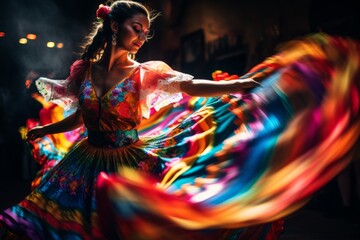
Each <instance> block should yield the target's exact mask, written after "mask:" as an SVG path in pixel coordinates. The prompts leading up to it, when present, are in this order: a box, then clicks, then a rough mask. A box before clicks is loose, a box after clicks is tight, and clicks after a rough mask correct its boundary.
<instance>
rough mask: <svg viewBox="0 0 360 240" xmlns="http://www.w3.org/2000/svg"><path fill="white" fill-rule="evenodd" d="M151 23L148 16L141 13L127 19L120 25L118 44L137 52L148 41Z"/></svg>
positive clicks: (120, 46) (131, 51)
mask: <svg viewBox="0 0 360 240" xmlns="http://www.w3.org/2000/svg"><path fill="white" fill-rule="evenodd" d="M149 25H150V23H149V20H148V18H147V17H146V15H144V14H141V13H139V14H136V15H134V16H133V17H132V18H129V19H127V20H125V22H124V23H123V24H122V25H120V26H119V29H118V39H117V45H116V46H117V47H119V48H122V49H124V50H126V51H128V52H129V53H131V54H136V53H137V51H138V50H139V49H140V48H141V46H142V45H143V44H144V42H145V41H146V36H147V34H148V33H149Z"/></svg>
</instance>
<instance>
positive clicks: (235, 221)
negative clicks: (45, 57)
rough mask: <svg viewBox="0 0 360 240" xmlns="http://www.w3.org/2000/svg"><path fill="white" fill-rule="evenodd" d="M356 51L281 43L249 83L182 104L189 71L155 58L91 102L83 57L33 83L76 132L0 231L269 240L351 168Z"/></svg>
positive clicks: (329, 41)
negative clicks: (83, 131)
mask: <svg viewBox="0 0 360 240" xmlns="http://www.w3.org/2000/svg"><path fill="white" fill-rule="evenodd" d="M359 52H360V45H359V44H358V43H357V42H355V41H352V40H350V39H342V38H338V37H330V36H327V35H315V36H308V37H306V38H304V39H302V40H296V41H292V42H290V43H288V45H286V47H285V48H284V49H283V50H282V51H281V52H279V54H276V55H274V56H271V57H269V58H268V59H266V60H265V61H264V62H262V63H260V64H258V65H257V66H255V67H254V68H253V69H251V70H250V71H249V72H248V73H247V74H245V75H244V76H242V78H246V77H253V78H255V79H258V80H261V83H262V86H261V87H257V88H255V89H253V90H252V91H251V92H250V93H247V94H243V95H241V94H233V95H225V96H222V97H218V98H197V97H192V98H191V97H188V96H183V95H182V94H181V93H180V92H179V82H181V81H188V80H190V79H192V76H190V75H187V74H183V73H180V72H177V71H174V70H172V69H171V68H170V67H169V66H167V65H166V64H165V63H163V62H158V61H151V62H146V63H142V64H139V65H138V66H137V67H136V68H135V69H134V71H133V72H131V73H130V75H129V76H128V77H126V78H125V79H119V83H118V84H116V85H115V86H114V87H113V88H112V89H110V90H109V91H108V92H107V93H106V94H104V95H103V96H97V95H96V92H95V91H94V88H93V86H92V82H91V75H90V74H88V72H89V69H90V66H89V64H88V63H86V62H83V61H77V62H75V64H74V65H73V66H72V69H71V71H70V77H69V78H68V79H67V80H63V81H59V80H50V79H44V78H41V79H39V80H38V81H37V83H38V87H39V89H40V90H41V92H42V93H43V94H44V96H45V98H46V100H51V101H54V102H55V103H57V104H59V105H61V106H64V107H65V108H72V107H76V106H78V107H79V108H80V110H81V112H82V115H83V119H84V123H85V126H86V128H87V137H86V138H85V139H83V140H81V141H80V142H79V143H77V144H76V145H75V146H74V147H73V148H71V150H70V151H69V152H68V153H67V154H66V156H65V157H64V159H62V160H61V161H59V162H58V163H57V164H56V165H55V166H54V167H53V168H52V169H51V170H49V171H47V172H46V173H45V174H44V176H43V177H42V179H41V182H40V183H39V185H38V187H37V188H35V189H34V191H33V192H32V193H31V194H30V195H29V196H28V197H27V198H26V199H25V200H23V201H22V202H20V203H19V204H18V205H16V206H14V207H11V208H9V209H7V210H5V211H4V212H3V213H1V214H0V223H1V224H3V225H4V226H6V227H7V228H8V229H10V230H12V231H14V232H17V233H21V234H23V235H25V236H28V237H30V238H31V239H152V240H158V239H166V240H167V239H171V240H176V239H195V240H196V239H199V240H200V239H214V240H219V239H276V238H277V237H278V235H279V233H280V232H281V229H282V220H281V219H282V218H283V217H285V216H287V215H289V214H291V213H292V212H294V211H296V210H297V209H299V208H300V207H301V206H303V205H304V204H305V203H306V201H307V200H308V199H309V197H310V196H311V195H312V194H313V193H314V192H315V191H317V190H318V189H319V188H320V187H322V186H323V185H324V184H326V183H327V182H328V181H330V180H331V179H332V178H333V177H334V176H336V174H337V173H339V172H340V171H341V170H342V169H343V168H344V167H345V166H346V165H347V164H348V163H349V161H350V160H351V156H352V153H353V152H354V143H355V142H356V141H357V140H358V138H359V134H360V124H359V120H360V114H359V105H360V100H359V99H360V97H359V96H360V90H359V89H360V84H359V76H360V71H359V68H358V66H359V62H360V54H359ZM79 76H85V77H84V78H83V77H79ZM65 86H66V88H65ZM170 103H172V104H173V105H172V106H171V107H170V106H169V104H170ZM143 117H145V118H144V119H143Z"/></svg>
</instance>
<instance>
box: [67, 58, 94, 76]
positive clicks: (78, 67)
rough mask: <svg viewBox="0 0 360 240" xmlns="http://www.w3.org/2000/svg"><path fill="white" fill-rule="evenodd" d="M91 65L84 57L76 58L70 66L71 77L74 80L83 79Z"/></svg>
mask: <svg viewBox="0 0 360 240" xmlns="http://www.w3.org/2000/svg"><path fill="white" fill-rule="evenodd" d="M89 66H90V62H89V61H86V60H83V59H79V60H75V61H74V62H73V63H72V64H71V66H70V78H71V79H74V80H82V79H83V78H84V76H85V73H86V71H87V69H88V68H89Z"/></svg>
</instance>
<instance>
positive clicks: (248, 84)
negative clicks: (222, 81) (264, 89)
mask: <svg viewBox="0 0 360 240" xmlns="http://www.w3.org/2000/svg"><path fill="white" fill-rule="evenodd" d="M235 81H237V84H238V86H239V88H240V89H242V90H243V91H244V92H248V91H250V90H251V89H253V88H255V87H259V86H262V85H261V83H259V82H257V81H255V80H254V79H252V78H245V79H237V80H235Z"/></svg>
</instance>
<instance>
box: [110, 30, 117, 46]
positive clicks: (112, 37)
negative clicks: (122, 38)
mask: <svg viewBox="0 0 360 240" xmlns="http://www.w3.org/2000/svg"><path fill="white" fill-rule="evenodd" d="M116 34H117V31H115V32H113V35H112V36H111V45H113V46H116Z"/></svg>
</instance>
